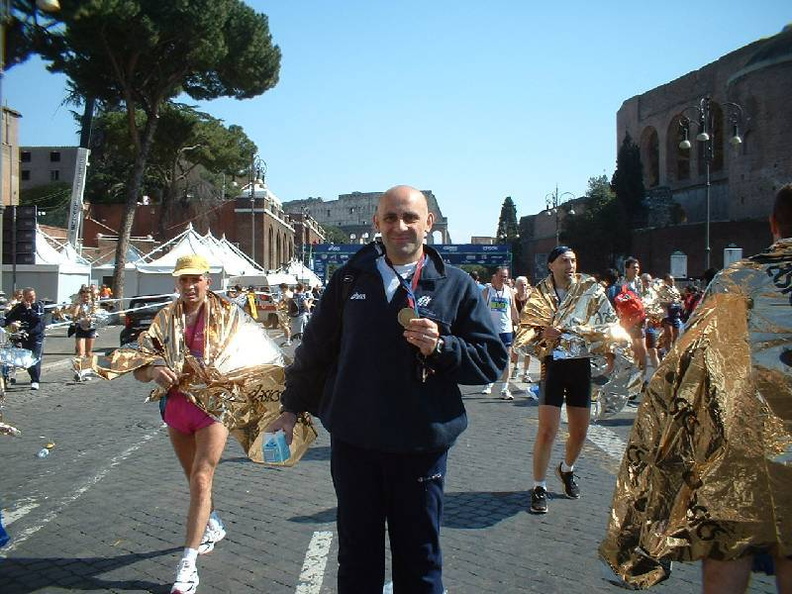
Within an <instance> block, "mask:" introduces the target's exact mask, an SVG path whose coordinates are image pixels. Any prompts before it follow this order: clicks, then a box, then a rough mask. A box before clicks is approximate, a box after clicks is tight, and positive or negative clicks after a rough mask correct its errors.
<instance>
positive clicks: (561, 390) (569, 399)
mask: <svg viewBox="0 0 792 594" xmlns="http://www.w3.org/2000/svg"><path fill="white" fill-rule="evenodd" d="M565 400H566V404H567V406H578V407H581V408H590V407H591V363H590V362H589V359H559V360H557V361H554V360H553V358H552V357H546V358H545V360H544V361H542V379H541V383H540V386H539V404H546V405H548V406H557V407H558V408H561V405H562V404H563V403H564V401H565Z"/></svg>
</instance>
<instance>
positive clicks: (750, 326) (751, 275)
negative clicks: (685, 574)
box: [600, 185, 792, 593]
mask: <svg viewBox="0 0 792 594" xmlns="http://www.w3.org/2000/svg"><path fill="white" fill-rule="evenodd" d="M771 229H772V231H773V236H774V238H775V240H776V241H775V243H774V244H773V245H772V246H770V247H769V248H768V249H767V250H765V251H764V252H762V253H760V254H758V255H756V256H753V257H751V258H748V259H746V260H742V261H740V262H738V263H736V264H734V265H732V266H730V267H729V268H728V269H726V270H724V271H722V272H721V273H720V274H718V275H717V276H716V277H715V279H714V280H713V281H712V283H711V284H710V286H709V288H708V290H707V293H706V295H705V297H704V299H703V301H702V302H701V303H700V304H699V306H698V308H697V310H696V312H695V314H694V316H693V318H692V319H691V320H690V322H689V326H688V328H687V330H686V332H685V334H684V335H683V336H682V337H680V338H679V341H678V342H677V344H676V346H675V347H674V349H672V350H671V352H670V353H669V354H668V355H667V356H666V358H665V359H664V360H663V363H662V364H661V366H660V368H659V369H658V370H657V373H656V374H655V375H654V378H653V379H652V381H651V382H650V384H649V386H648V391H647V394H646V397H645V400H644V402H643V404H642V405H641V407H640V408H639V409H638V413H637V417H636V420H635V424H634V426H633V430H632V434H631V436H630V439H629V443H628V445H627V449H626V452H625V455H624V459H623V460H622V465H621V470H620V472H619V476H618V480H617V484H616V491H615V493H614V496H613V505H612V510H611V514H610V522H609V525H608V530H607V534H606V537H605V540H604V541H603V543H602V545H601V546H600V555H601V556H602V558H603V559H604V560H605V561H606V562H607V563H608V565H609V566H610V567H611V569H612V570H613V571H614V572H615V574H616V575H615V576H614V578H615V579H616V580H622V585H626V586H629V587H633V588H648V587H650V586H652V585H654V584H656V583H657V582H660V581H662V580H664V579H666V578H667V577H668V576H669V575H670V562H671V561H696V560H703V563H702V576H703V583H704V591H705V592H744V591H745V590H746V589H747V587H748V584H749V579H750V570H751V566H752V563H753V562H754V561H755V560H761V559H763V558H764V559H767V560H768V561H769V560H770V559H771V558H772V560H773V562H774V564H775V573H776V576H777V581H778V585H779V592H782V593H784V592H786V593H789V592H792V367H791V366H792V284H790V283H792V238H791V237H792V185H787V186H785V187H784V188H782V189H781V191H780V192H779V193H778V196H777V197H776V204H775V208H774V211H773V217H771Z"/></svg>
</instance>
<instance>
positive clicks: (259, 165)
mask: <svg viewBox="0 0 792 594" xmlns="http://www.w3.org/2000/svg"><path fill="white" fill-rule="evenodd" d="M266 174H267V164H266V163H265V162H264V161H263V160H262V159H261V157H259V156H258V155H257V154H256V153H253V156H252V157H251V159H250V256H251V258H252V260H253V261H254V262H255V261H256V182H257V181H258V180H259V179H260V178H259V176H261V178H263V177H264V176H265V175H266ZM262 185H263V184H262Z"/></svg>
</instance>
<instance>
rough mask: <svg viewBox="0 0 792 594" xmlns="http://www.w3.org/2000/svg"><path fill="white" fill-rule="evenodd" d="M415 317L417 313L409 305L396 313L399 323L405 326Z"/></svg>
mask: <svg viewBox="0 0 792 594" xmlns="http://www.w3.org/2000/svg"><path fill="white" fill-rule="evenodd" d="M417 317H418V314H417V313H415V310H414V309H411V308H409V307H405V308H402V309H400V310H399V315H398V320H399V324H401V325H402V326H404V327H405V328H406V327H407V326H409V325H410V320H414V319H416V318H417Z"/></svg>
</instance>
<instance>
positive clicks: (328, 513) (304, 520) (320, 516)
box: [289, 507, 336, 524]
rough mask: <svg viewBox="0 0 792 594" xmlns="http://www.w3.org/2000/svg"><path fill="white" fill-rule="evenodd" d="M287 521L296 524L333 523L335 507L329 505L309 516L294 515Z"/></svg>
mask: <svg viewBox="0 0 792 594" xmlns="http://www.w3.org/2000/svg"><path fill="white" fill-rule="evenodd" d="M289 521H290V522H295V523H297V524H335V521H336V508H335V507H331V508H329V509H325V510H322V511H320V512H316V513H315V514H311V515H310V516H294V517H293V518H290V519H289Z"/></svg>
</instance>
